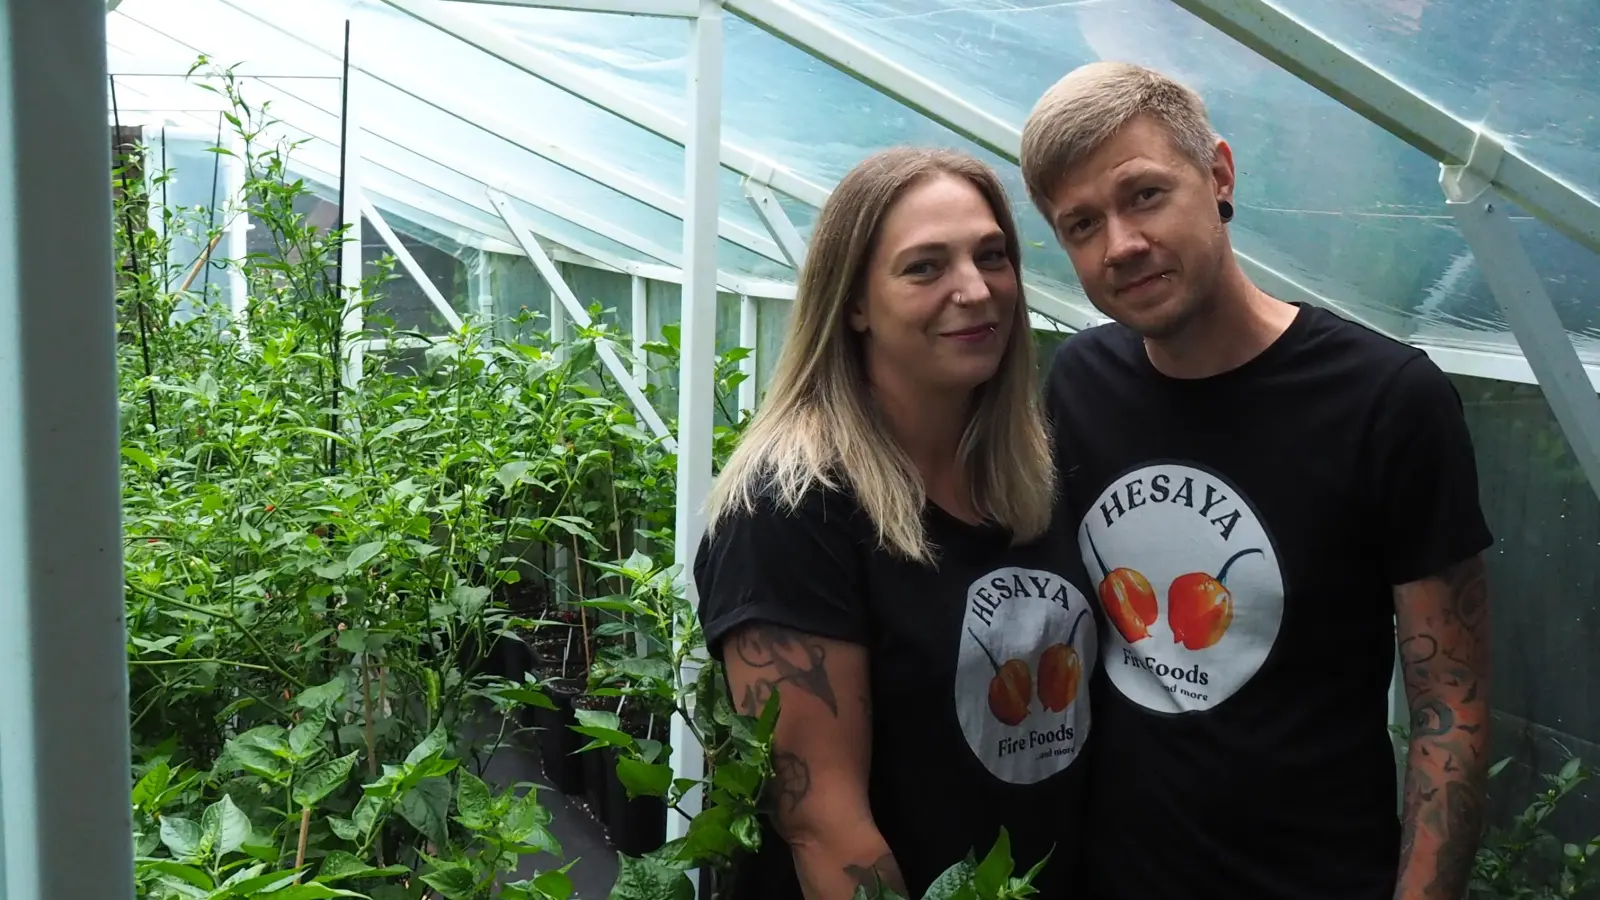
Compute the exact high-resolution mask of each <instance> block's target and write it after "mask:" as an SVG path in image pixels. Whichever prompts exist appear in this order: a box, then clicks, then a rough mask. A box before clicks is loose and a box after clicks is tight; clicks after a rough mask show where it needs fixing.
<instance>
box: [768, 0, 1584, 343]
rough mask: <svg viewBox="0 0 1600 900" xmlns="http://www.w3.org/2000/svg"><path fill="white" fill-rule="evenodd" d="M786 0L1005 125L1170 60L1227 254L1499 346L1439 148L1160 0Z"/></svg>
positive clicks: (1569, 305) (1027, 214) (1038, 262)
mask: <svg viewBox="0 0 1600 900" xmlns="http://www.w3.org/2000/svg"><path fill="white" fill-rule="evenodd" d="M795 2H797V3H799V4H800V5H801V6H803V7H805V8H806V9H808V10H809V11H811V12H812V13H814V14H817V15H819V16H820V17H822V18H824V19H826V20H827V21H829V22H831V23H833V24H835V25H836V26H837V27H839V28H841V29H843V30H845V31H847V32H850V33H852V34H855V35H858V36H860V37H861V38H862V39H864V40H865V41H866V42H867V43H869V44H870V45H871V46H872V47H873V48H874V49H875V50H877V51H878V52H880V53H882V54H883V55H885V56H887V57H889V58H891V59H894V60H896V61H897V62H900V63H901V64H903V65H906V66H907V67H909V68H911V69H913V70H915V71H918V72H923V73H926V74H927V75H928V76H929V77H930V78H932V79H933V80H935V81H937V82H939V83H941V84H943V85H945V86H947V87H950V88H952V89H956V90H960V91H962V92H964V93H966V94H967V95H968V99H969V100H971V101H972V102H974V103H976V104H977V105H979V106H980V107H982V108H984V109H987V110H990V111H991V112H994V113H996V114H997V115H999V116H1001V117H1002V118H1004V119H1008V120H1010V121H1012V122H1013V123H1014V124H1015V125H1016V126H1017V127H1019V128H1020V127H1021V125H1022V124H1023V122H1024V121H1025V119H1026V116H1027V114H1028V111H1029V110H1031V109H1032V107H1033V105H1034V103H1035V102H1036V101H1037V99H1038V97H1039V96H1040V95H1041V94H1042V93H1043V92H1044V91H1045V90H1046V89H1048V88H1049V87H1050V85H1051V84H1053V83H1054V82H1055V81H1056V80H1057V79H1059V78H1060V77H1061V76H1062V75H1064V74H1066V73H1067V72H1068V71H1070V70H1071V69H1073V68H1074V67H1076V66H1079V65H1082V64H1084V63H1088V62H1092V61H1096V60H1101V59H1117V60H1127V61H1131V62H1136V63H1141V64H1144V65H1147V66H1151V67H1153V68H1156V69H1158V70H1161V71H1163V72H1165V73H1167V74H1169V75H1172V76H1175V77H1177V78H1179V79H1180V80H1182V81H1184V82H1185V83H1187V84H1189V85H1190V86H1192V87H1194V88H1195V89H1196V90H1198V91H1199V92H1200V93H1201V95H1202V96H1203V97H1204V98H1205V100H1206V102H1207V104H1208V106H1209V108H1210V111H1211V115H1212V119H1213V121H1214V123H1215V125H1216V126H1217V128H1218V130H1219V131H1220V132H1221V133H1222V135H1223V137H1225V138H1226V139H1227V140H1228V141H1229V142H1230V144H1231V145H1232V147H1233V150H1234V155H1235V160H1236V164H1237V168H1238V171H1239V176H1240V183H1239V187H1238V193H1237V196H1236V199H1235V206H1236V207H1237V208H1238V217H1237V218H1236V219H1235V220H1234V222H1233V224H1232V225H1231V226H1230V231H1231V233H1232V235H1233V240H1234V244H1235V246H1236V248H1238V249H1239V250H1240V251H1241V252H1242V253H1244V254H1245V255H1247V256H1248V257H1250V258H1251V259H1253V260H1255V261H1256V262H1259V263H1260V264H1262V265H1264V266H1266V267H1269V268H1271V269H1273V270H1274V271H1276V272H1277V273H1279V274H1281V275H1283V276H1285V277H1287V278H1289V279H1292V280H1293V281H1295V282H1298V283H1299V284H1300V285H1302V286H1303V287H1305V288H1308V289H1310V290H1312V291H1314V292H1316V293H1318V294H1320V295H1322V296H1324V297H1326V298H1328V299H1330V300H1332V301H1334V302H1336V303H1337V304H1339V305H1340V306H1341V307H1342V308H1343V309H1345V310H1347V311H1349V312H1351V313H1353V314H1355V315H1357V316H1358V317H1360V318H1363V319H1365V320H1367V321H1369V322H1371V323H1372V324H1374V325H1377V326H1379V327H1381V328H1384V329H1386V330H1388V331H1390V332H1392V333H1394V334H1396V335H1401V336H1407V335H1412V336H1425V335H1428V334H1430V333H1438V334H1453V335H1470V336H1471V337H1472V338H1473V339H1475V340H1488V341H1493V342H1495V343H1497V344H1499V345H1502V346H1509V345H1510V335H1509V332H1508V327H1507V325H1506V323H1505V319H1504V317H1503V316H1502V315H1501V313H1500V310H1499V307H1498V305H1497V304H1496V303H1495V302H1494V299H1493V298H1492V297H1491V296H1489V295H1488V294H1487V292H1486V291H1484V290H1482V288H1481V283H1479V282H1478V281H1476V280H1475V278H1463V277H1462V275H1463V272H1464V270H1469V269H1470V268H1471V263H1470V258H1469V257H1470V255H1469V254H1467V253H1466V246H1465V243H1464V242H1463V241H1462V239H1461V237H1460V236H1459V235H1458V234H1457V233H1456V230H1455V227H1454V222H1453V220H1452V219H1451V217H1450V215H1449V212H1448V211H1447V210H1446V209H1445V205H1444V199H1443V195H1442V193H1441V191H1440V188H1439V183H1438V178H1439V167H1438V164H1437V163H1436V162H1435V161H1433V160H1432V159H1429V158H1428V157H1427V156H1425V155H1424V154H1422V153H1421V152H1420V151H1417V150H1416V149H1414V148H1412V147H1411V146H1410V145H1408V144H1406V143H1404V142H1403V141H1401V140H1400V139H1399V138H1396V137H1394V136H1393V135H1391V134H1389V133H1388V132H1386V131H1384V130H1383V129H1381V128H1379V127H1378V126H1376V125H1374V124H1372V123H1371V122H1369V121H1367V120H1366V119H1364V118H1362V117H1361V116H1359V115H1357V114H1356V113H1354V112H1352V111H1350V110H1349V109H1347V108H1346V107H1344V106H1342V105H1340V104H1339V103H1338V102H1336V101H1334V100H1333V99H1331V98H1329V97H1328V96H1326V95H1324V94H1322V93H1321V92H1319V91H1317V90H1315V89H1314V88H1312V87H1310V86H1308V85H1306V84H1305V83H1304V82H1302V81H1300V80H1299V79H1297V78H1295V77H1294V76H1293V75H1290V74H1289V73H1287V72H1285V71H1283V70H1282V69H1280V68H1278V67H1277V66H1275V65H1273V64H1272V63H1270V62H1268V61H1266V60H1265V59H1263V58H1262V57H1260V56H1258V55H1257V54H1255V53H1254V52H1253V51H1251V50H1249V49H1248V48H1246V47H1244V46H1243V45H1241V44H1239V43H1238V42H1236V41H1234V40H1233V39H1232V38H1230V37H1228V36H1226V35H1224V34H1222V33H1221V32H1219V31H1217V30H1216V29H1215V28H1212V27H1211V26H1210V25H1208V24H1206V23H1205V22H1203V21H1201V20H1200V19H1198V18H1196V17H1195V16H1193V15H1191V14H1189V13H1187V12H1185V11H1183V10H1182V9H1180V8H1179V7H1177V6H1175V5H1174V4H1172V3H1170V2H1167V0H1102V2H1095V3H1067V4H1063V3H1048V4H1045V3H1041V4H1037V5H1034V6H1031V7H1027V8H1018V7H1017V5H1016V4H1013V3H1000V2H981V3H971V2H961V3H958V2H956V0H795ZM1328 5H1329V6H1339V5H1340V4H1328ZM1369 5H1370V4H1369ZM1008 177H1009V175H1008ZM1008 184H1009V186H1011V188H1012V191H1013V194H1012V196H1013V197H1014V198H1015V200H1016V203H1017V204H1018V208H1017V214H1018V216H1019V218H1020V219H1021V221H1022V223H1023V228H1024V232H1025V235H1026V236H1027V237H1028V238H1029V239H1030V242H1031V243H1033V246H1031V247H1030V248H1029V250H1028V256H1029V261H1030V263H1031V264H1032V265H1034V266H1038V267H1040V268H1043V269H1046V272H1045V273H1044V274H1045V275H1046V276H1047V277H1052V278H1054V279H1055V280H1057V281H1059V282H1061V283H1063V284H1071V283H1075V282H1076V278H1075V277H1073V276H1071V275H1070V274H1069V273H1062V271H1061V267H1060V264H1057V263H1056V261H1060V263H1061V264H1064V262H1065V254H1064V253H1063V252H1062V251H1061V250H1060V249H1059V248H1058V247H1057V246H1056V243H1055V240H1054V238H1053V237H1052V236H1051V235H1050V234H1049V233H1048V232H1047V231H1045V230H1043V229H1042V228H1041V227H1036V226H1042V224H1043V223H1042V219H1041V217H1040V216H1039V215H1038V213H1037V212H1035V211H1034V210H1033V209H1032V206H1031V204H1028V202H1027V200H1026V195H1025V194H1024V193H1023V192H1022V190H1021V189H1020V186H1019V185H1017V184H1016V182H1015V181H1014V180H1010V181H1008ZM1548 235H1549V233H1548V231H1543V232H1541V231H1538V230H1532V231H1529V232H1528V238H1527V240H1528V245H1529V246H1528V251H1529V255H1530V256H1531V257H1532V259H1533V261H1534V264H1535V265H1536V266H1537V267H1538V268H1539V269H1540V271H1541V272H1542V273H1543V275H1544V277H1545V281H1546V284H1547V286H1548V287H1549V288H1550V290H1551V292H1552V294H1553V295H1558V296H1560V297H1562V298H1565V299H1562V300H1558V305H1563V306H1564V308H1565V309H1566V310H1567V313H1566V314H1565V315H1564V318H1565V320H1566V321H1567V323H1568V325H1569V327H1573V328H1574V329H1575V330H1579V331H1581V330H1583V329H1584V328H1586V327H1587V325H1585V324H1584V323H1585V321H1586V320H1585V319H1584V317H1583V315H1578V314H1575V313H1574V312H1573V309H1574V308H1575V306H1577V305H1592V304H1594V303H1595V302H1596V298H1595V297H1594V295H1593V294H1592V292H1591V293H1590V294H1588V295H1587V297H1585V295H1584V294H1582V293H1581V292H1580V291H1577V290H1576V289H1575V287H1574V286H1573V284H1572V282H1573V280H1574V279H1573V275H1574V272H1573V266H1574V265H1580V266H1582V265H1588V263H1586V262H1577V261H1575V260H1574V258H1573V257H1572V256H1571V255H1569V254H1564V253H1562V252H1560V251H1558V250H1555V249H1552V247H1553V243H1552V240H1551V239H1550V238H1549V237H1548ZM1464 257H1468V258H1467V261H1465V262H1463V258H1464ZM1578 280H1579V281H1583V280H1584V279H1578Z"/></svg>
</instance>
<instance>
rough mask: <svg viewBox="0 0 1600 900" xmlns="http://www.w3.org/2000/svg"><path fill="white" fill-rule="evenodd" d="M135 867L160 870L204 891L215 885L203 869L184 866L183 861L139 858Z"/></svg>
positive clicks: (154, 870)
mask: <svg viewBox="0 0 1600 900" xmlns="http://www.w3.org/2000/svg"><path fill="white" fill-rule="evenodd" d="M163 824H165V823H163ZM191 824H193V823H191ZM196 827H198V826H196ZM169 847H170V845H169ZM136 867H137V868H138V869H139V870H140V871H152V872H160V873H161V874H163V875H169V876H171V877H173V878H176V879H178V880H179V881H183V882H187V883H188V884H192V885H194V886H195V887H197V888H200V889H201V890H204V891H210V890H212V889H213V888H214V887H216V885H215V883H214V882H212V880H211V876H210V875H207V874H206V873H205V872H204V871H203V870H201V869H197V868H195V867H194V866H186V865H184V864H183V863H180V862H177V861H176V860H171V859H141V860H139V861H138V863H137V864H136Z"/></svg>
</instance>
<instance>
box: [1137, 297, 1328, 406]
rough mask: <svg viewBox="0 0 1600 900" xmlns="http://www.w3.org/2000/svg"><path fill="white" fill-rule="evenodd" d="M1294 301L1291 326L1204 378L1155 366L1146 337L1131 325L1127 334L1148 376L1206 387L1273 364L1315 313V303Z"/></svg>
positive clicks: (1175, 385)
mask: <svg viewBox="0 0 1600 900" xmlns="http://www.w3.org/2000/svg"><path fill="white" fill-rule="evenodd" d="M1291 305H1292V306H1294V307H1296V312H1295V316H1294V319H1293V320H1292V321H1290V322H1289V327H1287V328H1285V329H1284V330H1283V332H1282V333H1281V334H1279V335H1278V336H1277V337H1276V338H1274V339H1273V341H1272V343H1270V344H1268V345H1267V346H1266V347H1265V348H1264V349H1263V350H1262V351H1261V352H1260V353H1257V354H1256V355H1255V356H1252V357H1251V358H1249V359H1247V360H1245V361H1244V362H1243V363H1240V364H1239V365H1237V366H1234V367H1233V368H1231V369H1228V370H1226V371H1222V372H1218V373H1216V374H1215V375H1206V376H1204V377H1202V378H1178V377H1176V376H1173V375H1168V374H1167V373H1165V372H1163V371H1161V370H1160V369H1158V368H1156V364H1155V363H1153V362H1151V361H1150V353H1149V351H1147V350H1146V349H1145V346H1144V339H1143V338H1141V337H1140V336H1139V335H1138V333H1136V332H1134V331H1132V330H1131V329H1130V330H1129V332H1128V334H1129V335H1130V336H1131V337H1132V338H1133V352H1134V355H1135V357H1136V358H1137V361H1138V366H1139V371H1140V372H1141V373H1142V374H1144V375H1145V376H1146V377H1147V378H1151V379H1154V380H1156V381H1158V382H1160V383H1161V384H1162V385H1163V386H1170V387H1172V388H1174V389H1176V390H1203V389H1208V388H1215V387H1218V386H1221V385H1226V384H1231V383H1233V382H1235V381H1238V380H1240V379H1243V378H1248V377H1250V375H1252V374H1253V373H1255V372H1256V371H1258V370H1260V369H1261V368H1263V367H1264V366H1269V365H1271V364H1272V363H1273V362H1274V361H1275V360H1276V359H1277V358H1278V357H1280V356H1282V355H1283V354H1284V353H1287V352H1289V350H1290V349H1291V348H1292V347H1293V346H1294V343H1295V340H1296V339H1298V338H1299V336H1300V334H1301V332H1303V331H1305V329H1307V328H1309V327H1310V325H1311V318H1312V315H1313V311H1312V307H1311V306H1310V305H1309V304H1307V303H1303V302H1299V301H1296V302H1294V303H1292V304H1291Z"/></svg>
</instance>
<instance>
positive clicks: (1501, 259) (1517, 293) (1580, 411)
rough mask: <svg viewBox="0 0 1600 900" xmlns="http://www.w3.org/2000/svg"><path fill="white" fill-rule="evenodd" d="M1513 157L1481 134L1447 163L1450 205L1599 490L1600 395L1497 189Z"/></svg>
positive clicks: (1443, 180) (1444, 176) (1443, 172)
mask: <svg viewBox="0 0 1600 900" xmlns="http://www.w3.org/2000/svg"><path fill="white" fill-rule="evenodd" d="M1508 158H1509V157H1507V156H1506V150H1505V148H1504V147H1502V146H1501V145H1500V144H1499V142H1497V141H1496V140H1494V139H1493V138H1492V137H1490V136H1489V135H1487V134H1480V135H1479V136H1478V138H1477V140H1476V141H1475V142H1474V144H1473V146H1472V149H1471V150H1469V151H1468V155H1467V161H1466V163H1464V164H1462V165H1457V166H1442V167H1441V168H1440V172H1439V183H1440V187H1441V188H1442V189H1443V190H1444V194H1445V206H1446V207H1447V208H1448V209H1449V210H1450V213H1451V215H1453V216H1455V220H1456V226H1457V227H1458V228H1459V229H1460V231H1461V234H1462V236H1463V237H1465V238H1466V240H1467V245H1468V246H1469V247H1471V248H1472V255H1473V257H1474V258H1475V259H1476V260H1477V263H1478V269H1479V271H1481V272H1482V273H1483V277H1484V280H1485V281H1487V282H1488V283H1489V289H1490V290H1491V291H1493V292H1494V296H1495V299H1496V300H1498V301H1499V302H1500V308H1501V309H1502V310H1504V311H1505V314H1506V321H1507V322H1508V323H1509V324H1510V325H1511V333H1512V334H1514V335H1515V336H1516V338H1517V343H1518V344H1520V345H1521V346H1522V348H1523V355H1524V356H1525V357H1526V358H1527V360H1528V364H1529V365H1530V366H1531V367H1532V368H1533V373H1534V375H1535V376H1536V377H1537V378H1538V379H1539V387H1540V389H1541V390H1543V391H1544V396H1545V399H1546V400H1547V401H1548V402H1549V404H1550V411H1551V412H1552V413H1554V414H1555V417H1556V422H1557V423H1558V424H1560V426H1561V431H1562V432H1563V433H1564V434H1565V435H1566V437H1567V443H1568V445H1569V446H1571V447H1572V454H1573V456H1575V457H1577V460H1578V465H1579V466H1581V467H1582V469H1583V473H1584V475H1585V476H1587V477H1588V479H1589V486H1590V488H1591V489H1592V490H1593V491H1594V492H1595V493H1596V494H1597V495H1600V395H1597V394H1596V393H1595V390H1594V385H1593V384H1592V383H1591V382H1590V380H1589V376H1588V373H1587V372H1585V371H1584V368H1583V363H1582V361H1581V360H1579V359H1578V351H1577V350H1576V349H1575V348H1574V347H1573V346H1572V338H1571V336H1570V335H1569V334H1568V333H1567V329H1566V326H1564V325H1563V324H1562V323H1561V317H1560V316H1559V315H1558V314H1557V313H1556V308H1555V304H1554V303H1552V302H1551V301H1550V295H1549V294H1548V293H1547V292H1546V291H1545V289H1544V281H1543V280H1542V279H1540V277H1539V273H1538V272H1537V271H1536V270H1535V269H1534V268H1533V264H1532V263H1531V262H1529V261H1528V255H1527V253H1526V252H1525V251H1524V250H1523V247H1522V240H1521V239H1520V238H1519V237H1518V236H1517V232H1516V228H1515V227H1513V226H1512V224H1511V219H1510V217H1509V216H1507V215H1506V211H1505V209H1504V206H1505V203H1504V202H1503V201H1502V200H1501V197H1500V194H1499V192H1498V191H1496V190H1495V188H1494V182H1495V177H1496V175H1497V174H1498V173H1499V171H1500V170H1501V167H1503V166H1504V165H1505V163H1506V161H1507V160H1508Z"/></svg>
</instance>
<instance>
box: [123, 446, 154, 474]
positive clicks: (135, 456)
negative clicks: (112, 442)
mask: <svg viewBox="0 0 1600 900" xmlns="http://www.w3.org/2000/svg"><path fill="white" fill-rule="evenodd" d="M122 455H123V456H126V457H127V458H129V459H131V460H133V461H134V462H136V463H138V464H139V465H141V466H143V467H145V468H146V469H148V470H150V471H151V472H154V471H155V470H156V461H155V460H153V459H151V458H150V454H148V453H146V452H144V451H143V450H140V449H139V448H138V447H128V446H124V447H123V448H122Z"/></svg>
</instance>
